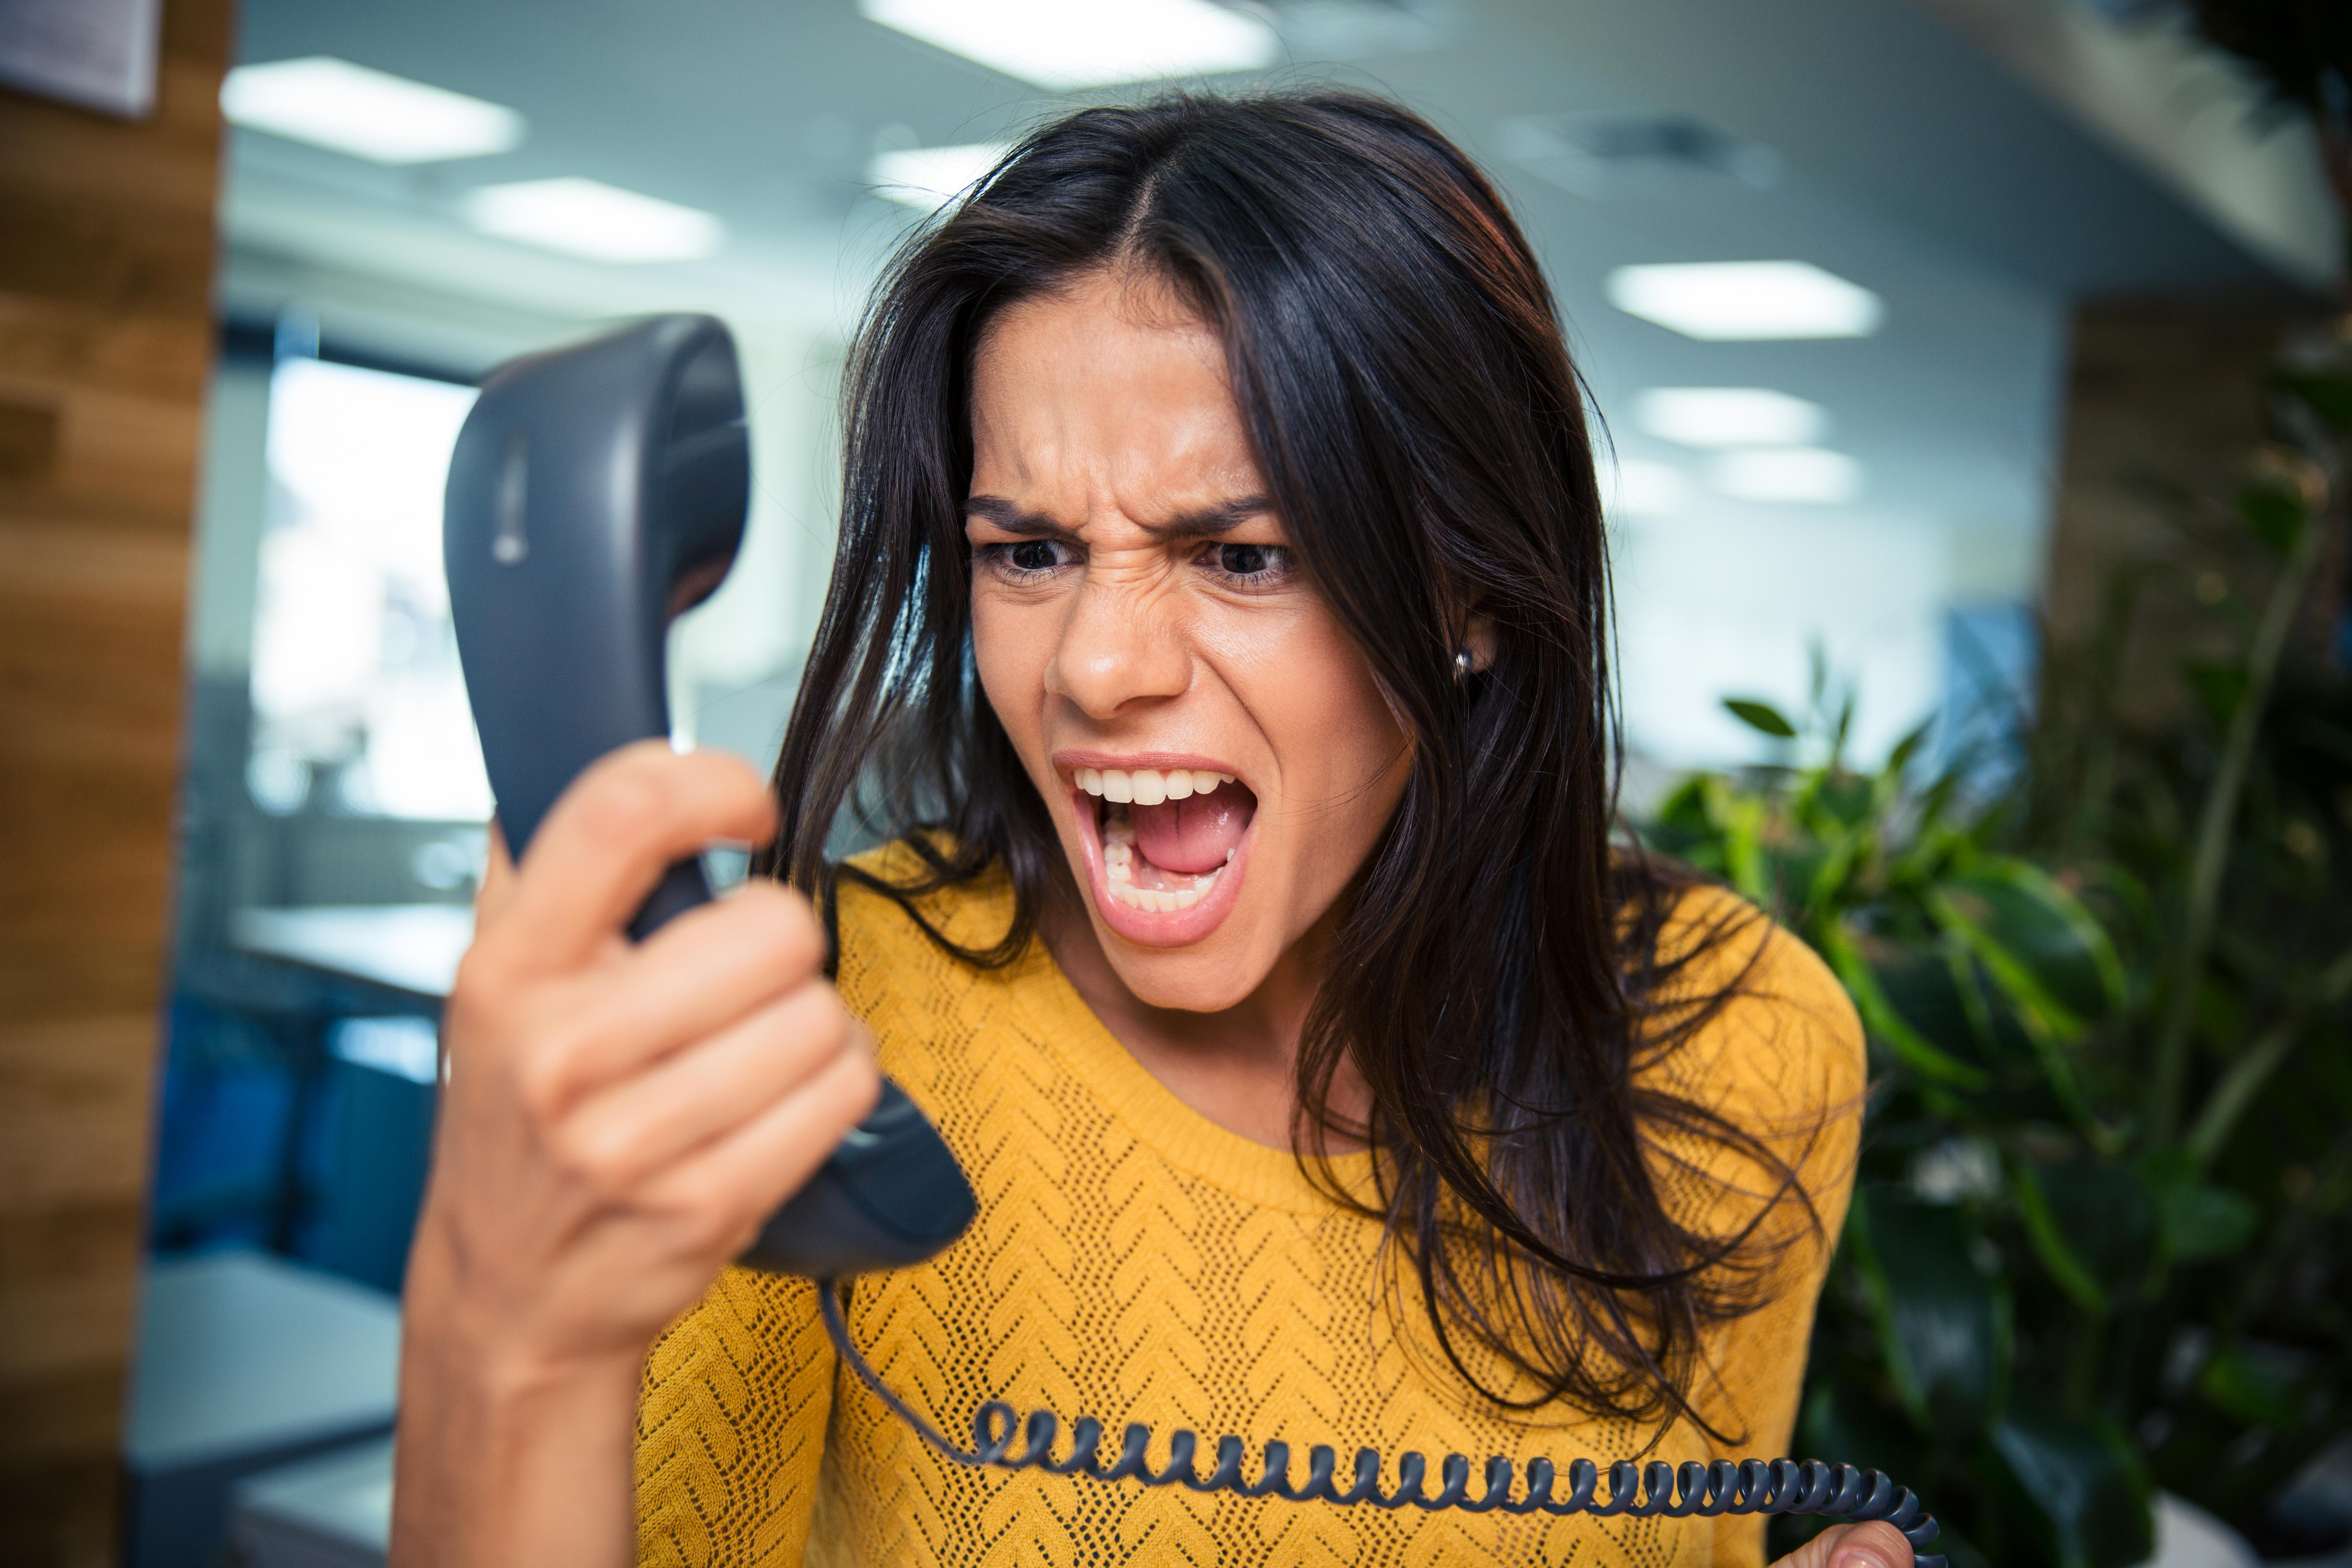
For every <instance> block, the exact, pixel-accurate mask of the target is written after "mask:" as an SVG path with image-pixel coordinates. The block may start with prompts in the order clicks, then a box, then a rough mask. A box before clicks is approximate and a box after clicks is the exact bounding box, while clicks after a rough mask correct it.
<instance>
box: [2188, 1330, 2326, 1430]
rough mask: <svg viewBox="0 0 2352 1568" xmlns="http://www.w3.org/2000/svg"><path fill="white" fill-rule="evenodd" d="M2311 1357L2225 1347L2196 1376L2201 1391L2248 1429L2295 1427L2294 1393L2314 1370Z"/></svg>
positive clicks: (2278, 1349) (2277, 1348) (2243, 1345)
mask: <svg viewBox="0 0 2352 1568" xmlns="http://www.w3.org/2000/svg"><path fill="white" fill-rule="evenodd" d="M2310 1365H2311V1358H2310V1357H2309V1356H2308V1355H2307V1354H2304V1353H2302V1352H2296V1351H2293V1350H2289V1349H2286V1348H2285V1347H2284V1346H2273V1345H2261V1344H2249V1343H2246V1342H2243V1341H2241V1342H2237V1343H2234V1344H2228V1345H2224V1346H2222V1347H2221V1352H2219V1353H2218V1354H2216V1355H2215V1356H2214V1357H2213V1358H2212V1359H2211V1360H2210V1361H2208V1362H2207V1363H2205V1369H2204V1371H2203V1372H2201V1373H2199V1374H2198V1377H2197V1392H2198V1393H2200V1394H2203V1395H2204V1396H2205V1397H2206V1398H2208V1399H2210V1400H2211V1401H2212V1402H2213V1403H2214V1404H2215V1405H2219V1406H2221V1408H2222V1409H2223V1410H2225V1411H2227V1412H2229V1414H2231V1415H2234V1416H2236V1417H2237V1418H2238V1419H2239V1420H2241V1421H2242V1422H2244V1423H2246V1425H2248V1426H2267V1427H2270V1428H2272V1429H2273V1430H2274V1431H2275V1430H2277V1429H2279V1428H2281V1427H2291V1426H2294V1423H2295V1420H2296V1418H2297V1417H2298V1416H2299V1415H2301V1414H2302V1412H2301V1411H2300V1410H2299V1409H2298V1408H2297V1406H2298V1405H2299V1404H2300V1403H2301V1402H2300V1401H2299V1400H2298V1399H2297V1398H2296V1394H2297V1393H2298V1392H2299V1388H2300V1384H2302V1382H2303V1377H2304V1375H2305V1374H2307V1373H2309V1371H2310Z"/></svg>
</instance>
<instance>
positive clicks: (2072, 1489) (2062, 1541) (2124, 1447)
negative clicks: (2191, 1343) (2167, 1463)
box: [1992, 1395, 2156, 1568]
mask: <svg viewBox="0 0 2352 1568" xmlns="http://www.w3.org/2000/svg"><path fill="white" fill-rule="evenodd" d="M1992 1447H1993V1451H1994V1452H1995V1453H1997V1454H1999V1455H2000V1458H2001V1460H2002V1461H2003V1463H2004V1464H2005V1465H2006V1466H2007V1467H2008V1469H2009V1472H2010V1476H2011V1479H2013V1480H2014V1481H2015V1483H2016V1485H2017V1486H2018V1487H2019V1489H2021V1490H2022V1491H2023V1492H2024V1493H2025V1495H2026V1497H2027V1498H2029V1499H2030V1500H2032V1503H2033V1506H2034V1509H2035V1510H2036V1511H2037V1512H2038V1513H2039V1515H2040V1516H2041V1523H2042V1526H2043V1528H2044V1530H2045V1531H2047V1533H2046V1535H2045V1537H2044V1539H2045V1542H2046V1544H2047V1547H2048V1549H2049V1552H2050V1555H2051V1557H2052V1558H2053V1559H2054V1560H2055V1561H2056V1562H2057V1563H2059V1564H2060V1565H2061V1568H2131V1565H2132V1564H2134V1563H2145V1562H2146V1561H2147V1559H2148V1557H2149V1556H2150V1554H2151V1553H2152V1552H2154V1551H2155V1547H2156V1521H2155V1516H2154V1510H2153V1509H2152V1508H2151V1507H2150V1502H2151V1490H2152V1489H2151V1488H2150V1487H2149V1484H2148V1479H2147V1473H2146V1472H2145V1471H2144V1470H2143V1469H2142V1468H2140V1465H2139V1461H2138V1459H2137V1458H2136V1457H2135V1456H2134V1454H2133V1453H2132V1448H2131V1445H2130V1443H2129V1442H2127V1441H2126V1439H2125V1437H2124V1436H2123V1434H2121V1433H2120V1432H2117V1431H2116V1430H2115V1429H2114V1428H2113V1427H2112V1426H2108V1425H2107V1424H2105V1423H2104V1422H2098V1423H2095V1422H2090V1421H2084V1420H2082V1419H2080V1418H2078V1417H2076V1416H2073V1415H2068V1414H2066V1413H2065V1412H2064V1411H2063V1410H2060V1409H2059V1408H2057V1407H2056V1406H2055V1405H2051V1404H2048V1403H2045V1402H2043V1401H2042V1400H2041V1399H2039V1398H2030V1397H2026V1396H2024V1395H2021V1396H2020V1397H2019V1398H2018V1400H2017V1401H2016V1402H2015V1403H2014V1404H2013V1405H2011V1407H2010V1409H2009V1411H2008V1412H2007V1414H2005V1415H2002V1417H2001V1418H2000V1421H1999V1422H1998V1423H1997V1424H1996V1425H1995V1426H1994V1427H1993V1431H1992Z"/></svg>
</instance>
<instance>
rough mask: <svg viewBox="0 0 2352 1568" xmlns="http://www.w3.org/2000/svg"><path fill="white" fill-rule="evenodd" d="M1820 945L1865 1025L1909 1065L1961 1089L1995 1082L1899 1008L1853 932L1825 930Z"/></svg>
mask: <svg viewBox="0 0 2352 1568" xmlns="http://www.w3.org/2000/svg"><path fill="white" fill-rule="evenodd" d="M1818 945H1819V946H1820V948H1821V950H1822V957H1823V958H1825V959H1827V960H1828V961H1829V965H1830V967H1831V969H1832V970H1834V971H1835V972H1836V973H1837V977H1838V979H1839V980H1840V981H1841V982H1842V983H1843V984H1844V986H1845V989H1846V994H1848V995H1849V996H1851V997H1853V1005H1854V1010H1855V1011H1856V1012H1858V1013H1860V1014H1861V1015H1862V1021H1863V1025H1864V1027H1865V1028H1867V1029H1868V1030H1869V1031H1870V1033H1871V1035H1872V1037H1874V1038H1875V1039H1877V1040H1878V1041H1879V1043H1881V1044H1882V1045H1884V1046H1885V1047H1886V1048H1887V1049H1888V1050H1890V1051H1893V1052H1894V1053H1895V1058H1896V1059H1898V1060H1899V1061H1901V1062H1902V1063H1903V1065H1904V1066H1906V1067H1907V1068H1910V1069H1911V1070H1912V1071H1914V1072H1916V1073H1917V1074H1919V1075H1920V1076H1921V1077H1923V1078H1927V1079H1932V1080H1935V1081H1937V1082H1941V1083H1948V1084H1951V1085H1953V1086H1954V1087H1956V1088H1959V1089H1982V1088H1984V1087H1985V1085H1986V1084H1987V1082H1988V1081H1989V1080H1988V1079H1986V1077H1985V1074H1984V1071H1983V1069H1981V1068H1977V1067H1975V1066H1972V1065H1971V1064H1969V1063H1968V1062H1966V1061H1963V1060H1961V1059H1960V1058H1958V1057H1957V1056H1955V1055H1953V1054H1952V1053H1951V1052H1950V1051H1948V1050H1946V1049H1944V1048H1942V1047H1939V1046H1937V1045H1936V1044H1935V1043H1933V1041H1931V1040H1930V1039H1929V1038H1928V1037H1927V1036H1926V1035H1924V1034H1922V1033H1921V1032H1920V1031H1919V1030H1918V1029H1916V1028H1915V1027H1913V1026H1912V1024H1911V1021H1910V1019H1909V1018H1908V1017H1907V1016H1906V1015H1905V1014H1904V1013H1902V1012H1901V1011H1899V1010H1897V1009H1896V1007H1895V1005H1894V1003H1893V1002H1892V1001H1890V1000H1889V999H1888V996H1887V994H1886V992H1885V990H1884V989H1883V988H1882V987H1881V985H1880V984H1879V975H1878V973H1877V972H1876V970H1875V969H1874V966H1873V965H1872V964H1871V963H1868V962H1867V961H1865V960H1864V957H1863V955H1862V952H1861V950H1860V949H1859V948H1857V947H1856V946H1855V944H1854V941H1853V935H1852V933H1851V932H1849V931H1846V930H1844V928H1843V927H1842V926H1839V925H1836V924H1835V923H1832V924H1830V925H1829V926H1828V927H1827V928H1826V929H1824V930H1822V931H1821V932H1820V934H1819V938H1818Z"/></svg>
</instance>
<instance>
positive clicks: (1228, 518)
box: [963, 495, 1274, 539]
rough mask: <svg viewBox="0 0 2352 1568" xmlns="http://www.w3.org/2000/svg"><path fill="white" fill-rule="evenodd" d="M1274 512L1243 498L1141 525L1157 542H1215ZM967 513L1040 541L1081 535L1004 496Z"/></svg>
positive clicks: (970, 506) (974, 503) (984, 499)
mask: <svg viewBox="0 0 2352 1568" xmlns="http://www.w3.org/2000/svg"><path fill="white" fill-rule="evenodd" d="M963 510H964V515H965V516H966V517H979V518H985V519H986V520H987V521H990V522H992V523H994V524H995V525H996V526H997V527H999V528H1001V529H1003V530H1004V531H1005V532H1007V533H1024V534H1028V535H1030V536H1031V537H1033V538H1038V539H1076V537H1077V533H1078V531H1077V530H1076V529H1075V528H1066V527H1064V526H1063V525H1062V524H1061V523H1058V522H1055V521H1054V520H1053V519H1052V518H1049V517H1047V516H1045V514H1044V513H1042V512H1034V511H1026V512H1024V511H1023V510H1021V509H1020V508H1019V507H1017V506H1015V505H1013V503H1012V502H1011V501H1009V500H1005V499H1004V498H1003V496H985V495H983V496H973V497H971V498H970V499H969V500H966V501H965V502H964V503H963ZM1272 510H1274V507H1273V506H1272V504H1271V503H1269V502H1268V501H1267V500H1266V499H1265V497H1264V496H1239V497H1236V498H1235V499H1234V500H1229V501H1220V502H1219V503H1218V504H1217V505H1215V506H1210V507H1202V508H1200V509H1198V510H1193V511H1188V512H1180V513H1179V514H1178V515H1176V516H1174V517H1172V518H1170V519H1169V520H1168V521H1166V522H1158V523H1144V524H1142V525H1140V526H1141V527H1142V529H1143V531H1144V532H1146V533H1149V534H1150V535H1151V536H1152V537H1154V538H1155V539H1214V538H1217V537H1218V536H1220V535H1222V534H1227V533H1231V532H1232V531H1234V529H1236V528H1239V527H1240V526H1241V525H1242V524H1243V523H1244V522H1247V521H1249V520H1250V519H1252V518H1254V517H1263V516H1265V514H1266V513H1268V512H1270V511H1272Z"/></svg>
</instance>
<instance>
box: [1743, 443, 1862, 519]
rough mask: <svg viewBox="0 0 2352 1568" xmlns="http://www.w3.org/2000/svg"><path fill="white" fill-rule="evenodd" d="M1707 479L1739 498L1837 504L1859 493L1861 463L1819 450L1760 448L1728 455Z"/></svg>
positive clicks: (1860, 487)
mask: <svg viewBox="0 0 2352 1568" xmlns="http://www.w3.org/2000/svg"><path fill="white" fill-rule="evenodd" d="M1709 477H1710V478H1711V479H1713V480H1714V481H1715V488H1716V489H1718V490H1721V491H1722V492H1723V493H1724V494H1725V495H1727V496H1730V497H1732V498H1734V499H1735V500H1761V501H1809V502H1811V503H1813V504H1815V505H1821V506H1835V505H1837V504H1838V503H1839V502H1841V501H1850V500H1853V498H1854V497H1856V496H1858V495H1860V494H1861V493H1862V465H1861V464H1860V463H1857V462H1855V461H1854V460H1853V458H1849V457H1847V456H1846V455H1845V454H1844V453H1843V452H1830V451H1824V450H1823V449H1822V448H1821V447H1758V448H1756V449H1755V450H1753V451H1747V452H1726V453H1725V454H1723V456H1721V457H1720V458H1717V459H1716V460H1715V465H1714V468H1713V471H1712V472H1711V474H1710V475H1709Z"/></svg>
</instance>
